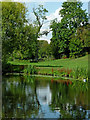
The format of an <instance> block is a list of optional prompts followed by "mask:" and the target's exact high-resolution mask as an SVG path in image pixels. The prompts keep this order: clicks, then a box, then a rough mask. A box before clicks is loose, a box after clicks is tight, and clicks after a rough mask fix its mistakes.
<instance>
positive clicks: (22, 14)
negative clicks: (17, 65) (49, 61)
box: [1, 2, 48, 70]
mask: <svg viewBox="0 0 90 120" xmlns="http://www.w3.org/2000/svg"><path fill="white" fill-rule="evenodd" d="M1 4H2V16H1V17H2V26H1V27H2V65H3V70H4V69H6V66H7V62H8V60H9V59H11V60H14V59H36V58H38V47H39V46H38V40H37V39H38V38H39V37H40V35H42V34H45V33H46V31H44V32H43V33H40V29H41V27H42V25H43V23H44V21H45V20H46V19H47V18H46V16H45V14H46V13H47V12H48V11H47V10H46V9H45V8H44V7H43V5H39V7H38V8H37V9H33V12H34V15H35V17H36V21H35V22H34V25H33V24H30V23H29V22H28V20H27V18H26V15H27V8H26V7H25V4H23V3H19V2H1Z"/></svg>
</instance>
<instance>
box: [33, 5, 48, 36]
mask: <svg viewBox="0 0 90 120" xmlns="http://www.w3.org/2000/svg"><path fill="white" fill-rule="evenodd" d="M47 12H48V10H46V8H44V7H43V5H39V6H38V8H33V13H34V15H35V17H36V21H34V24H35V26H36V29H37V32H36V36H37V38H39V37H40V35H43V34H42V33H40V29H41V28H42V26H43V24H44V22H45V20H47V18H46V13H47ZM43 32H45V31H43Z"/></svg>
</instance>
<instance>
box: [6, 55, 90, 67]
mask: <svg viewBox="0 0 90 120" xmlns="http://www.w3.org/2000/svg"><path fill="white" fill-rule="evenodd" d="M88 56H89V55H86V56H84V57H80V58H76V59H71V58H67V59H57V60H50V61H42V62H38V63H30V62H29V61H25V60H20V61H17V60H16V61H9V62H8V63H10V64H12V65H35V66H36V67H42V68H43V67H44V68H45V69H47V68H50V67H54V68H55V67H64V68H76V67H80V68H88ZM42 68H41V69H42Z"/></svg>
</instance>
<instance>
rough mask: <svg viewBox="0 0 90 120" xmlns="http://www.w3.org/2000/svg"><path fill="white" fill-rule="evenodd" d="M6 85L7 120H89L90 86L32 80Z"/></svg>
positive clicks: (12, 78) (11, 80) (20, 79)
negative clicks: (89, 92)
mask: <svg viewBox="0 0 90 120" xmlns="http://www.w3.org/2000/svg"><path fill="white" fill-rule="evenodd" d="M46 79H47V78H46ZM60 81H61V82H60ZM2 82H3V84H2V86H3V87H2V91H3V94H2V99H3V100H2V101H3V105H2V111H3V118H89V109H90V108H89V105H88V88H87V85H88V84H87V83H80V82H73V83H72V82H71V81H64V80H63V82H62V80H58V81H53V82H52V80H51V81H50V80H43V78H38V77H37V78H36V77H30V76H24V77H23V76H21V77H20V76H4V77H3V81H2Z"/></svg>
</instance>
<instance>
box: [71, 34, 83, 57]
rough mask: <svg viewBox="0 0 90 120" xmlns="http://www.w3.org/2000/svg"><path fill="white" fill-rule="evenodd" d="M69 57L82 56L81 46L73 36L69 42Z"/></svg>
mask: <svg viewBox="0 0 90 120" xmlns="http://www.w3.org/2000/svg"><path fill="white" fill-rule="evenodd" d="M69 50H70V57H78V56H80V55H81V54H82V51H83V44H82V42H81V41H80V40H79V38H78V37H77V36H75V35H73V37H72V38H71V40H70V43H69Z"/></svg>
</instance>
